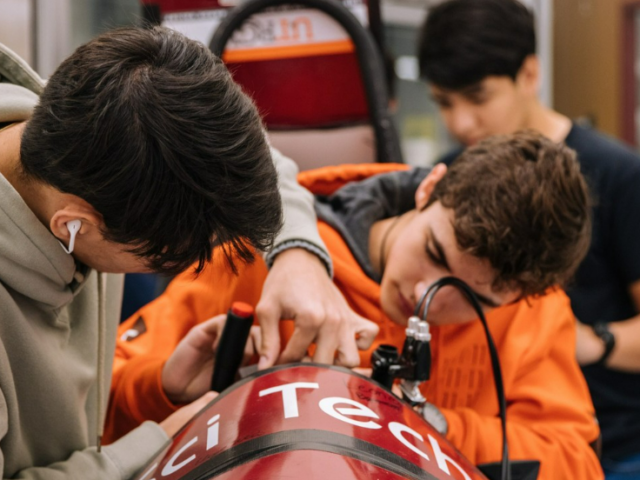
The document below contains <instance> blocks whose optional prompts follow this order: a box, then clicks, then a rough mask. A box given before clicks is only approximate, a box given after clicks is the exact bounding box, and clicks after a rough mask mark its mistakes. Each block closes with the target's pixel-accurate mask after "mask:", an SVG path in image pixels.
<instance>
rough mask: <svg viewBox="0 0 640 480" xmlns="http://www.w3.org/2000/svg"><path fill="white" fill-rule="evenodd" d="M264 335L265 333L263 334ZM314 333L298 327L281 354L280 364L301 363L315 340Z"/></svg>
mask: <svg viewBox="0 0 640 480" xmlns="http://www.w3.org/2000/svg"><path fill="white" fill-rule="evenodd" d="M262 334H263V335H264V331H263V332H262ZM314 335H315V334H314V332H313V331H312V330H311V329H304V330H303V329H301V328H298V327H296V329H295V330H294V331H293V335H291V339H290V340H289V343H287V346H286V348H285V349H284V350H283V351H282V353H281V354H280V358H278V363H279V364H282V363H292V362H299V361H300V360H302V358H303V357H304V356H305V355H306V354H307V349H308V348H309V345H311V342H313V339H314ZM330 363H333V362H330Z"/></svg>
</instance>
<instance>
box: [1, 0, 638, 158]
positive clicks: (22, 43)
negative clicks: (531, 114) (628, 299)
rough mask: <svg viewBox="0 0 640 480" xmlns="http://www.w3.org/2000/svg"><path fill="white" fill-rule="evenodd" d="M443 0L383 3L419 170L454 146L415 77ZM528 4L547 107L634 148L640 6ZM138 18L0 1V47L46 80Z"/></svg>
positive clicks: (561, 1) (81, 7)
mask: <svg viewBox="0 0 640 480" xmlns="http://www.w3.org/2000/svg"><path fill="white" fill-rule="evenodd" d="M230 1H231V2H232V1H233V0H230ZM230 1H228V2H226V3H227V4H229V3H230ZM437 2H438V0H381V14H382V22H383V26H384V38H385V44H386V48H387V49H388V51H389V53H390V54H391V55H392V57H393V58H394V64H395V73H396V75H397V81H396V86H395V92H396V94H395V95H396V104H395V110H394V120H395V122H396V127H397V130H398V132H399V134H400V137H401V141H402V149H403V153H404V156H405V159H406V161H407V162H409V163H414V164H428V163H430V162H432V161H433V160H434V159H435V158H437V157H438V156H439V155H440V154H441V153H443V152H445V151H447V150H448V149H449V147H450V146H451V141H450V139H449V138H448V137H447V134H446V132H445V130H444V127H443V126H442V124H441V123H440V121H439V119H438V115H437V112H436V109H435V107H434V105H433V104H432V103H431V102H430V100H429V97H428V95H425V92H424V88H425V87H424V84H423V83H421V82H420V81H419V79H418V69H417V64H416V62H415V57H414V55H415V51H414V48H415V44H416V36H417V33H418V27H419V25H420V24H421V23H422V22H423V20H424V16H425V15H426V14H427V12H428V8H429V6H431V5H434V4H436V3H437ZM173 3H179V2H176V1H174V2H173ZM221 3H222V2H221ZM524 3H526V4H528V5H529V6H530V7H532V8H533V9H534V11H535V12H536V19H537V24H538V25H537V27H538V32H539V36H538V37H539V38H538V44H539V50H538V51H539V53H540V55H541V58H542V60H543V65H544V84H543V89H542V98H543V100H544V101H545V102H546V103H547V104H548V105H551V106H553V107H554V108H555V109H556V110H558V111H560V112H561V113H563V114H565V115H568V116H569V117H571V118H574V119H580V120H581V121H584V122H586V123H590V124H593V125H596V126H597V127H598V128H599V129H600V130H602V131H604V132H606V133H608V134H610V135H613V136H615V137H617V138H620V139H623V140H625V141H627V142H628V143H631V144H634V145H635V144H636V137H638V134H637V131H638V125H640V122H639V121H638V119H637V117H640V114H639V113H638V112H639V111H640V109H639V108H638V104H637V101H636V99H637V97H638V95H637V91H638V89H639V82H638V73H639V72H640V67H637V63H638V62H637V59H636V50H637V48H636V47H637V45H638V42H640V40H639V38H640V35H638V31H639V29H640V13H639V12H640V1H638V0H526V1H524ZM142 18H143V12H142V5H141V2H140V1H139V0H0V42H2V43H4V44H6V45H8V46H9V47H10V48H12V49H14V50H15V51H16V52H17V53H18V54H20V55H21V56H22V57H23V58H25V59H26V60H27V61H28V62H29V63H30V64H31V65H32V66H33V67H34V68H35V69H36V71H38V73H40V74H41V75H42V76H44V77H46V76H48V75H50V74H51V72H52V71H53V70H54V69H55V68H56V66H57V65H58V64H59V63H60V62H61V61H62V60H63V59H64V58H65V57H66V56H68V55H69V54H70V53H71V52H72V51H73V50H74V49H75V48H76V47H77V46H79V45H81V44H82V43H84V42H86V41H87V40H89V39H90V38H92V37H93V36H95V35H96V34H98V33H100V32H102V31H104V30H107V29H109V28H112V27H116V26H121V25H132V24H138V23H140V21H141V19H142Z"/></svg>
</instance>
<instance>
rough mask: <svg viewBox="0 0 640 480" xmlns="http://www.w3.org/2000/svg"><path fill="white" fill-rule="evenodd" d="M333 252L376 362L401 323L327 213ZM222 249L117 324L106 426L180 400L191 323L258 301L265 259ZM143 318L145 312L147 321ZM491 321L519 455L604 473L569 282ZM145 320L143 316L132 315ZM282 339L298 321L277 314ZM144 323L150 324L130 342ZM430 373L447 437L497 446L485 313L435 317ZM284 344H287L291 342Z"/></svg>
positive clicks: (482, 452) (492, 450) (338, 182)
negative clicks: (439, 323)
mask: <svg viewBox="0 0 640 480" xmlns="http://www.w3.org/2000/svg"><path fill="white" fill-rule="evenodd" d="M398 168H406V167H403V166H397V165H395V166H394V165H358V166H342V167H327V168H324V169H320V170H317V171H313V172H305V173H303V174H301V175H300V181H301V183H302V184H303V185H305V186H307V188H309V189H311V190H312V191H313V192H315V193H322V194H329V193H331V192H332V191H334V190H335V189H337V188H339V187H340V186H342V185H343V184H345V183H346V182H348V181H351V180H361V179H363V178H366V177H368V176H370V175H372V174H375V173H381V172H384V171H389V170H395V169H398ZM318 228H319V231H320V235H321V236H322V239H323V240H324V242H325V244H326V245H327V246H328V248H329V252H330V254H331V257H332V259H333V262H334V270H335V276H334V283H335V284H336V285H337V286H338V288H339V289H340V291H341V292H342V293H343V295H344V296H345V298H346V300H347V302H348V303H349V305H350V306H351V307H352V308H353V309H354V310H355V311H356V312H357V313H358V314H360V315H362V316H364V317H366V318H368V319H370V320H372V321H374V322H376V323H378V325H379V326H380V333H379V335H378V337H377V338H376V341H375V342H374V345H373V346H372V347H371V348H370V349H369V350H368V351H366V352H361V366H363V367H368V366H370V358H371V353H372V352H373V350H374V349H375V348H376V347H377V346H378V345H379V344H381V343H386V344H392V345H396V346H397V347H399V348H400V347H401V346H402V343H403V341H404V336H405V335H404V327H400V326H398V325H396V324H394V323H393V322H391V321H390V320H389V319H387V318H386V316H385V315H384V313H383V312H382V310H381V308H380V286H379V285H378V284H377V283H376V282H374V281H373V280H372V279H370V278H369V277H367V276H366V275H365V274H364V272H363V271H362V269H361V268H360V266H359V265H358V263H357V261H356V260H355V258H354V257H353V255H352V254H351V252H350V250H349V248H348V247H347V245H346V243H345V242H344V240H343V239H342V237H341V236H340V235H339V233H338V232H336V231H335V230H333V229H332V228H331V227H330V226H328V225H327V224H326V223H323V222H319V224H318ZM223 262H224V260H223V259H222V256H221V255H215V256H214V260H213V264H212V265H209V266H207V268H206V269H205V270H204V272H203V273H202V274H201V275H200V276H199V277H197V278H195V279H194V277H193V275H192V273H189V272H188V273H183V274H182V275H180V276H178V277H177V278H176V279H175V280H174V281H173V282H171V284H170V285H169V287H168V288H167V290H166V292H165V293H164V294H163V295H162V296H161V297H160V298H158V299H157V300H155V301H154V302H152V303H150V304H149V305H147V306H145V307H144V308H142V309H141V310H140V311H139V312H138V313H137V314H136V315H134V316H133V317H131V318H130V319H129V320H128V321H127V322H125V323H123V324H122V326H121V328H120V333H119V335H120V338H119V339H118V344H117V350H116V358H115V363H114V376H113V382H112V388H111V402H110V406H109V411H108V417H107V425H106V436H107V438H108V439H110V440H115V439H116V438H118V437H120V436H121V435H123V434H124V433H126V432H127V431H129V430H131V429H132V428H134V427H135V426H137V425H138V424H140V423H141V422H142V421H143V420H155V421H161V420H163V419H164V418H165V417H166V416H167V415H169V414H170V413H172V412H173V411H175V410H176V409H177V406H175V405H173V404H171V402H169V401H168V399H167V398H166V397H165V395H164V393H163V391H162V386H161V382H160V373H161V369H162V365H163V364H164V361H165V360H166V359H167V358H168V357H169V355H170V354H171V352H172V351H173V349H174V348H175V346H176V345H177V344H178V343H179V341H180V340H181V339H182V338H183V337H184V336H185V334H186V333H187V332H188V331H189V329H190V328H191V327H193V326H194V325H196V324H197V323H199V322H202V321H205V320H207V319H209V318H211V317H212V316H214V315H217V314H219V313H223V312H226V310H227V309H228V308H229V306H230V305H231V303H232V301H237V300H241V301H245V302H247V303H250V304H252V305H256V304H257V302H258V300H259V298H260V292H261V288H262V284H263V282H264V279H265V278H266V275H267V269H266V267H265V265H264V262H262V261H261V260H257V261H256V262H255V263H254V264H252V265H245V266H242V267H241V269H240V274H239V275H238V276H237V277H234V276H233V275H231V274H229V273H227V272H226V269H225V268H224V266H223ZM141 318H142V320H140V319H141ZM487 320H488V323H489V328H490V330H491V333H492V335H493V338H494V341H495V343H496V346H497V348H498V352H499V356H500V359H501V364H502V373H503V377H504V385H505V392H506V397H507V405H508V409H507V429H508V432H507V434H508V438H509V449H510V456H511V458H512V459H537V460H540V461H541V470H540V476H539V479H540V480H550V479H565V478H571V479H585V480H586V479H589V480H590V479H601V478H603V474H602V471H601V469H600V466H599V462H598V459H597V457H596V455H595V454H594V452H593V450H592V449H591V447H590V446H589V443H591V442H593V441H594V440H596V438H597V437H598V434H599V430H598V427H597V425H596V422H595V415H594V411H593V406H592V404H591V400H590V397H589V393H588V390H587V386H586V383H585V381H584V378H583V377H582V373H581V372H580V369H579V367H578V365H577V363H576V361H575V320H574V316H573V313H572V311H571V308H570V304H569V300H568V298H567V297H566V295H565V294H564V292H562V291H561V290H554V291H551V292H550V293H548V294H547V295H545V296H543V297H540V298H534V299H528V300H523V301H520V302H518V303H516V304H513V305H509V306H504V307H500V308H498V309H495V310H493V311H492V312H491V313H490V314H489V315H488V316H487ZM136 324H137V325H136ZM281 324H282V328H281V333H282V335H283V339H284V340H285V341H286V339H287V338H288V337H289V336H290V334H291V331H292V328H291V327H292V322H281ZM130 329H133V330H134V331H136V332H140V331H142V330H146V331H145V332H144V333H142V334H140V335H138V336H137V337H135V338H133V339H131V340H127V339H126V338H127V337H128V336H129V337H131V336H132V335H133V334H132V333H131V332H130V333H129V334H127V331H128V330H130ZM431 331H432V335H433V340H432V354H433V362H432V373H431V379H430V380H429V382H427V383H426V384H424V386H423V389H422V390H423V394H424V395H425V396H426V398H427V399H428V400H429V401H430V402H431V403H433V404H435V405H436V406H438V407H439V408H440V409H441V411H442V412H443V414H444V415H445V417H446V418H447V420H448V422H449V432H448V434H447V438H448V440H450V441H451V442H452V443H453V445H455V446H456V447H457V448H458V449H459V450H460V451H461V452H462V453H463V454H464V455H465V456H466V457H467V458H469V460H470V461H471V462H473V463H475V464H481V463H488V462H496V461H499V459H500V456H501V443H502V441H501V438H502V437H501V431H500V420H499V417H498V402H497V399H496V396H495V387H494V382H493V374H492V370H491V364H490V360H489V355H488V349H487V347H486V340H485V337H484V332H483V329H482V325H481V324H480V322H473V323H468V324H463V325H451V326H443V327H432V330H431ZM283 343H285V342H284V341H283Z"/></svg>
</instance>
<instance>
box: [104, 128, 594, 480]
mask: <svg viewBox="0 0 640 480" xmlns="http://www.w3.org/2000/svg"><path fill="white" fill-rule="evenodd" d="M402 168H403V167H401V166H397V165H395V166H394V165H362V166H345V167H335V168H326V169H321V170H318V171H315V172H305V173H304V174H302V175H301V176H300V179H301V182H302V183H303V184H304V185H306V186H307V187H308V188H310V189H311V190H312V191H314V192H316V193H318V194H322V195H329V196H324V197H319V199H318V204H317V211H318V215H319V218H320V219H321V221H320V223H319V230H320V232H321V235H322V237H323V239H324V240H325V242H326V243H327V245H328V246H329V250H330V253H331V256H332V259H333V262H334V266H335V278H334V282H335V285H336V287H337V288H339V289H340V291H341V292H342V293H343V294H344V295H345V297H346V299H347V301H348V302H349V305H350V306H351V307H352V308H354V309H355V311H356V312H358V313H359V314H360V315H363V316H365V317H366V318H369V319H371V320H373V321H374V322H376V323H377V324H378V325H379V327H380V334H379V335H378V337H377V338H376V339H375V341H374V344H373V346H372V347H371V348H370V349H369V350H368V351H367V352H363V353H362V354H361V359H362V361H361V366H363V367H367V366H369V365H370V355H371V352H372V351H373V349H375V348H376V347H377V345H379V344H381V343H386V344H393V345H396V346H398V347H400V346H401V345H402V342H403V341H404V336H405V334H404V326H405V325H406V323H407V319H408V317H409V316H410V315H411V314H412V311H413V308H414V306H415V304H416V301H417V299H418V298H419V296H420V295H421V294H422V293H423V292H424V291H425V289H426V288H427V287H428V286H429V285H430V284H432V283H433V282H434V281H436V280H438V279H440V278H442V277H444V276H449V275H454V276H456V277H459V278H461V279H462V280H464V281H465V282H467V283H468V284H469V285H470V286H471V288H472V289H473V290H474V291H475V292H476V293H477V295H478V297H479V298H480V299H481V302H482V304H483V308H484V310H485V312H487V314H488V317H487V319H488V322H489V328H490V329H491V332H492V334H493V337H494V339H495V341H496V344H497V347H498V351H499V355H500V358H501V360H502V367H503V375H504V379H505V392H506V397H507V404H508V405H509V406H508V412H507V418H508V423H507V425H508V427H507V428H508V436H509V446H510V451H511V457H512V458H513V459H529V460H539V461H540V462H541V463H542V467H541V474H540V477H539V478H540V479H543V480H544V479H546V480H549V479H556V478H574V479H597V478H602V472H601V470H600V467H599V464H598V460H597V457H596V455H595V453H594V451H593V450H592V449H591V447H590V446H589V444H590V443H591V442H593V441H595V440H596V439H597V437H598V427H597V425H596V422H595V420H594V416H593V407H592V405H591V402H590V399H589V394H588V391H587V389H586V385H585V383H584V379H583V378H582V375H581V373H580V370H579V368H578V365H577V363H576V361H575V351H574V348H573V346H574V341H575V324H574V320H573V315H572V313H571V309H570V307H569V301H568V299H567V297H566V296H565V294H564V293H563V292H562V291H561V290H560V289H558V288H557V285H558V284H563V283H565V282H566V281H567V280H568V278H569V277H570V276H571V274H572V273H573V272H574V270H575V268H576V267H577V265H578V263H579V262H580V261H581V259H582V258H583V256H584V254H585V252H586V251H587V248H588V242H589V231H590V222H589V204H588V192H587V188H586V185H585V182H584V180H583V178H582V176H581V175H580V171H579V167H578V164H577V162H576V160H575V156H574V154H573V152H571V151H570V150H568V149H567V148H565V147H562V146H558V145H556V144H553V143H552V142H550V141H549V140H546V139H544V138H543V137H541V136H539V135H536V134H532V133H521V134H517V135H515V136H513V137H503V138H496V139H491V140H488V141H486V142H482V143H480V144H479V145H477V146H476V147H474V148H471V149H468V150H467V151H465V152H464V153H463V154H462V155H461V156H460V158H459V159H458V160H457V161H456V162H455V163H454V164H453V165H452V167H451V169H450V170H449V171H448V172H447V173H446V175H445V176H444V178H443V179H442V180H440V181H439V182H438V179H439V177H441V176H442V173H443V172H442V170H443V168H442V167H440V168H438V169H435V170H434V171H433V172H431V174H430V175H429V176H428V177H427V179H426V180H424V181H422V182H420V179H422V178H423V177H424V173H425V172H423V171H420V170H414V171H413V172H411V174H410V175H399V174H400V173H402V172H395V173H392V174H388V175H385V176H383V178H384V181H383V182H379V181H378V178H377V177H373V178H370V179H368V177H370V176H372V175H374V174H376V173H381V172H384V171H389V170H393V169H402ZM417 184H420V186H419V187H417V188H418V193H417V194H416V200H415V203H414V205H415V206H416V209H414V210H411V211H409V212H408V213H406V214H404V215H400V216H396V217H393V218H387V217H388V216H390V215H395V214H396V213H398V212H400V211H403V210H406V209H407V208H408V204H409V203H413V202H412V201H411V200H410V199H409V198H408V196H407V195H405V194H404V193H405V192H406V191H408V190H410V189H413V190H415V189H416V185H417ZM434 184H435V188H433V185H434ZM340 187H342V188H340ZM431 190H433V192H432V193H431ZM221 266H222V263H220V258H214V263H213V265H210V266H207V267H206V268H205V270H204V271H203V274H202V276H201V277H200V278H199V279H198V280H197V281H196V282H195V283H194V282H190V281H188V280H187V277H185V276H180V277H178V278H177V279H176V280H174V282H172V284H170V285H169V287H168V289H167V291H166V293H165V294H164V295H163V296H161V297H160V298H159V299H157V300H156V301H155V302H153V303H151V304H149V305H147V306H146V307H144V308H143V309H141V310H140V311H139V313H138V314H136V315H134V316H133V317H131V319H129V320H128V321H127V322H125V323H124V324H123V325H122V326H121V330H120V334H121V337H120V339H119V341H118V346H117V352H116V361H115V366H114V380H113V387H112V390H111V403H110V407H109V416H108V421H107V430H108V432H109V435H110V436H111V438H116V437H118V436H119V435H121V434H123V433H125V432H126V431H127V430H129V429H130V428H132V427H133V426H135V425H137V424H138V423H140V422H141V421H143V420H145V419H147V418H153V419H156V420H160V419H162V418H164V417H165V416H166V415H169V414H170V413H171V412H172V411H174V410H175V408H177V406H176V404H180V403H184V402H187V401H189V400H190V399H191V398H194V397H197V396H199V395H201V394H202V393H203V392H205V391H206V390H207V389H208V388H209V381H210V378H211V371H212V363H213V350H214V347H213V346H214V344H215V341H216V339H217V336H218V334H219V332H220V329H221V327H222V325H223V322H224V316H221V317H216V318H214V319H212V320H207V319H208V318H210V317H211V316H212V315H216V314H219V313H222V312H224V311H226V309H227V308H228V307H229V306H230V304H231V302H232V301H237V300H241V301H245V302H249V303H251V304H255V302H256V301H257V298H258V296H259V292H260V289H261V285H262V282H263V280H264V278H265V275H266V269H265V267H264V265H262V264H260V263H256V264H254V265H251V266H247V267H243V268H242V271H241V273H240V276H239V277H237V278H229V277H228V278H226V279H225V278H223V277H221V276H220V275H219V270H220V268H221ZM211 291H213V292H216V293H215V296H214V298H211V295H210V294H209V293H208V292H211ZM428 318H429V321H430V323H431V325H432V334H433V341H432V349H433V350H432V351H433V366H432V376H431V380H430V381H429V382H427V383H426V384H425V385H424V388H423V393H424V394H425V396H426V398H427V399H428V401H429V402H431V403H432V404H434V405H435V406H436V407H437V408H439V409H440V411H441V412H442V413H443V414H444V417H445V419H446V422H447V424H448V428H447V433H446V436H447V438H448V439H449V440H450V441H451V442H452V443H453V444H454V445H455V446H456V447H457V448H459V449H460V450H461V452H462V453H463V454H464V455H465V456H467V457H468V458H469V459H470V460H471V461H472V462H474V463H476V464H482V463H487V462H495V461H498V460H499V459H500V455H501V440H500V439H501V437H500V421H499V418H498V405H497V401H496V398H495V393H494V392H495V390H494V387H493V376H492V373H491V366H490V362H489V358H488V353H487V346H486V341H485V339H484V335H483V333H482V326H481V324H480V323H479V322H473V320H474V319H475V313H474V311H473V310H472V309H471V307H470V306H469V305H468V304H467V303H466V302H465V301H464V300H463V298H462V297H461V295H460V294H459V292H458V291H457V290H452V289H443V290H442V292H441V293H439V294H438V295H437V296H436V297H435V300H434V302H433V304H432V307H431V310H430V312H429V317H428ZM142 326H144V328H141V327H142ZM283 328H284V330H283V335H284V336H285V337H291V335H290V331H289V329H287V328H286V327H283ZM131 332H137V333H138V335H132V334H131ZM256 336H259V331H255V332H254V338H253V340H254V342H258V341H259V338H256ZM289 341H290V342H291V341H296V339H295V334H294V335H293V337H291V338H290V339H289ZM358 341H362V339H359V340H358Z"/></svg>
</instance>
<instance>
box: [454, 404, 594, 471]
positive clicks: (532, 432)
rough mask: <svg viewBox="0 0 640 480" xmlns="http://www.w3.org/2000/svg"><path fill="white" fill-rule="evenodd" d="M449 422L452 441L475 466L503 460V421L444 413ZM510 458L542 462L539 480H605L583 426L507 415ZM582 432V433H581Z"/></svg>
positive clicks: (466, 412)
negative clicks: (572, 479)
mask: <svg viewBox="0 0 640 480" xmlns="http://www.w3.org/2000/svg"><path fill="white" fill-rule="evenodd" d="M442 412H443V413H444V415H445V417H446V418H447V421H448V422H449V432H448V434H447V440H449V441H450V442H451V443H452V444H453V445H454V446H455V447H456V448H458V449H459V450H460V451H461V452H462V454H463V455H465V456H466V457H467V458H468V459H469V460H470V461H471V462H473V463H474V464H477V465H478V464H483V463H491V462H499V461H500V460H501V457H502V431H501V424H500V419H499V418H496V417H490V416H483V415H479V414H478V413H476V412H475V411H473V410H470V409H455V410H448V409H443V410H442ZM507 417H508V420H507V438H508V442H509V454H510V455H509V457H510V458H511V459H512V460H539V461H540V463H541V467H540V475H539V477H538V479H539V480H551V479H556V478H575V479H581V480H592V479H593V480H595V479H602V478H603V476H602V471H601V468H600V465H599V462H598V459H597V457H596V455H595V453H594V451H593V450H592V449H591V447H590V446H589V442H590V441H593V440H595V438H596V436H597V429H595V428H594V427H590V426H589V427H588V428H587V430H590V431H592V436H593V437H594V438H592V439H590V440H589V439H585V429H584V428H581V427H583V426H582V425H578V426H576V425H573V424H567V423H562V422H557V423H552V422H549V421H545V418H544V417H539V418H534V417H531V418H522V419H518V418H514V416H513V415H509V414H508V415H507ZM581 430H582V432H581Z"/></svg>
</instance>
